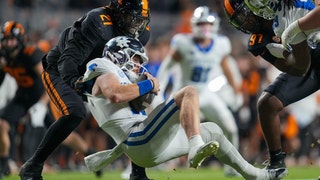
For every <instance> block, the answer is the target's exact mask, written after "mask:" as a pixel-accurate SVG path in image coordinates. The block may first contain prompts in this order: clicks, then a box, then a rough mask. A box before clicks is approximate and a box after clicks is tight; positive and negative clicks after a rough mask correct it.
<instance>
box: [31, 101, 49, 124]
mask: <svg viewBox="0 0 320 180" xmlns="http://www.w3.org/2000/svg"><path fill="white" fill-rule="evenodd" d="M47 110H48V108H47V105H46V104H43V103H42V102H37V103H36V104H34V105H33V106H31V107H30V109H29V114H30V120H31V125H32V126H33V127H44V118H45V116H46V114H47Z"/></svg>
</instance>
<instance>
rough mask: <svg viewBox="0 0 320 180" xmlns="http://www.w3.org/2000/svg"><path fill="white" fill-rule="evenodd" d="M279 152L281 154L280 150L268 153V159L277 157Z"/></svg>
mask: <svg viewBox="0 0 320 180" xmlns="http://www.w3.org/2000/svg"><path fill="white" fill-rule="evenodd" d="M281 152H282V150H281V149H278V150H276V151H269V155H270V158H271V157H275V156H277V155H279V154H280V153H281Z"/></svg>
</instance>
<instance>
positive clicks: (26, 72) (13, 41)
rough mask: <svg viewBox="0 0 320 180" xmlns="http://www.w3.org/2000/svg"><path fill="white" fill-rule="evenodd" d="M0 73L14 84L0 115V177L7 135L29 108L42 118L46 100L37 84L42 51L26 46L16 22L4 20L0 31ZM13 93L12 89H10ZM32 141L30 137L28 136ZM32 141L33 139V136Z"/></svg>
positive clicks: (4, 165) (3, 171)
mask: <svg viewBox="0 0 320 180" xmlns="http://www.w3.org/2000/svg"><path fill="white" fill-rule="evenodd" d="M0 38H1V48H2V50H3V56H2V57H1V61H0V63H1V65H0V67H1V71H4V72H5V73H8V74H10V75H11V76H12V77H13V78H14V79H15V81H16V83H17V91H16V94H15V96H14V98H13V99H12V100H11V101H10V102H8V103H7V104H6V106H5V107H4V109H3V111H2V113H1V115H0V126H1V128H0V139H1V140H0V143H1V147H2V148H1V152H0V162H1V163H0V167H1V174H4V175H8V174H9V173H10V169H9V168H8V158H9V151H10V146H11V143H12V142H11V141H10V134H15V127H16V126H17V124H18V122H19V120H20V118H22V117H23V116H25V115H26V114H27V113H28V110H29V109H38V110H40V111H38V112H40V113H38V114H37V115H38V116H39V118H42V120H43V119H44V117H45V115H46V109H47V104H48V102H49V97H48V96H47V94H46V92H45V89H44V86H43V84H42V82H41V72H42V64H41V58H42V56H43V55H44V54H43V52H42V51H41V50H40V49H38V48H37V47H36V46H33V45H30V44H28V43H27V40H26V35H25V29H24V27H23V26H22V24H20V23H18V22H16V21H7V22H5V24H4V25H3V26H2V28H1V32H0ZM12 91H14V89H12ZM30 138H32V137H30ZM33 138H34V137H33Z"/></svg>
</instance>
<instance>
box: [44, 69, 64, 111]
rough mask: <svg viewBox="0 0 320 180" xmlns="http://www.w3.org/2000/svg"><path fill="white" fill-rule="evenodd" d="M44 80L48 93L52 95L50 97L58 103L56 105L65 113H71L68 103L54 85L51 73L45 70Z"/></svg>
mask: <svg viewBox="0 0 320 180" xmlns="http://www.w3.org/2000/svg"><path fill="white" fill-rule="evenodd" d="M42 81H43V84H44V86H45V88H46V89H47V92H48V95H49V96H50V99H51V100H52V102H53V103H54V104H55V105H56V107H58V108H59V109H60V111H61V112H62V113H63V114H64V115H69V114H70V113H69V111H68V108H67V106H66V104H65V103H64V102H63V100H62V99H61V97H60V95H59V93H58V92H57V90H56V89H55V87H54V86H53V84H52V82H51V79H50V75H49V73H47V72H43V74H42Z"/></svg>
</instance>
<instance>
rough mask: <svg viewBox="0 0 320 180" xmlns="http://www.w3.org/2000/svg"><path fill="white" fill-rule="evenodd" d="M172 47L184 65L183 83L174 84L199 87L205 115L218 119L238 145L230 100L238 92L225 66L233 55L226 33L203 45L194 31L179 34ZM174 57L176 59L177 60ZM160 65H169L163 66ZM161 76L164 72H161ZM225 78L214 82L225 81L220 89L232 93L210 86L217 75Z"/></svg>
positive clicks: (182, 69) (203, 116) (216, 120)
mask: <svg viewBox="0 0 320 180" xmlns="http://www.w3.org/2000/svg"><path fill="white" fill-rule="evenodd" d="M171 48H172V49H173V50H174V51H176V52H178V53H179V55H180V56H181V57H180V59H179V61H178V63H175V64H177V65H178V66H179V69H180V74H179V79H175V81H176V82H178V83H177V84H178V85H179V86H180V87H174V88H173V92H175V91H177V90H178V89H180V88H181V87H185V86H187V85H192V86H194V87H196V88H197V90H198V92H199V104H200V111H201V115H202V119H203V120H206V121H211V122H215V123H217V124H218V125H219V126H220V127H221V128H222V129H223V130H224V132H225V134H227V136H228V137H231V142H232V144H233V145H234V146H235V147H238V144H239V142H238V140H239V139H238V128H237V124H236V122H235V119H234V116H233V114H232V112H231V110H230V109H229V108H228V105H227V102H231V101H234V99H236V96H235V93H234V91H233V89H232V87H231V86H230V85H229V83H228V82H227V79H226V76H225V75H224V72H223V70H222V67H221V62H222V60H223V59H224V58H225V57H229V56H230V53H231V43H230V40H229V38H228V37H226V36H223V35H215V36H214V37H213V38H212V43H211V44H210V45H209V46H208V47H207V48H201V47H200V46H199V45H198V44H197V43H195V41H194V39H193V36H192V34H176V35H175V36H174V37H173V39H172V41H171ZM166 61H167V60H166ZM171 61H172V62H175V61H174V60H171ZM164 66H166V65H164ZM160 69H165V68H161V67H160ZM159 76H161V74H160V73H159ZM223 78H224V80H225V81H224V83H222V84H223V85H222V84H221V83H220V82H219V84H216V85H213V86H214V87H217V86H219V85H221V87H220V90H222V89H224V90H226V89H230V91H225V93H228V92H230V93H231V94H229V95H227V96H225V95H226V94H223V93H221V94H220V93H218V92H217V91H219V90H217V91H212V90H210V89H209V83H210V82H212V81H214V80H215V79H218V81H219V79H223ZM176 82H175V83H176ZM174 86H176V85H174ZM222 86H226V88H222ZM224 97H229V98H231V100H230V101H229V100H226V99H223V98H224Z"/></svg>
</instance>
